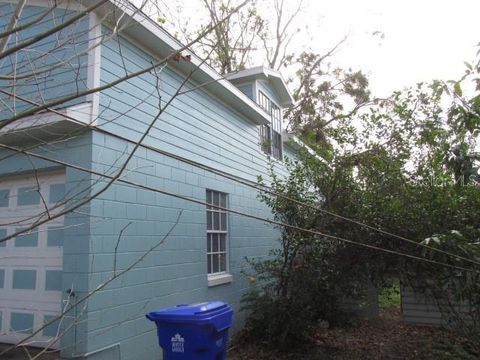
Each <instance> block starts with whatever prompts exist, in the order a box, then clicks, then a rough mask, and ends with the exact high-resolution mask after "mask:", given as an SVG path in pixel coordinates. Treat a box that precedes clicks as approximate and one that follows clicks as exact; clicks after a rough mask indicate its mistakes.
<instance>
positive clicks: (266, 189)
mask: <svg viewBox="0 0 480 360" xmlns="http://www.w3.org/2000/svg"><path fill="white" fill-rule="evenodd" d="M0 92H2V93H4V94H6V95H9V96H12V97H16V98H18V99H20V100H22V101H25V102H28V103H30V104H32V105H39V104H38V103H37V102H35V101H32V100H30V99H26V98H24V97H22V96H19V95H15V94H12V93H10V92H8V91H5V90H3V89H0ZM47 111H49V112H52V113H55V114H57V115H60V116H62V117H64V118H67V119H69V120H72V121H74V122H76V123H78V124H80V125H82V126H85V127H86V128H88V129H92V130H96V131H98V132H101V133H103V134H105V135H109V136H112V137H115V138H117V139H120V140H123V141H126V142H128V143H131V144H136V142H135V141H134V140H131V139H129V138H127V137H124V136H122V135H119V134H116V133H113V132H111V131H108V130H105V129H103V128H101V127H98V126H95V125H91V124H85V123H84V122H81V121H79V120H77V119H75V118H74V117H72V116H69V115H66V114H63V113H61V112H60V111H58V110H55V109H52V108H47ZM140 147H142V148H144V149H148V150H151V151H154V152H156V153H158V154H161V155H164V156H167V157H170V158H172V159H175V160H178V161H181V162H183V163H186V164H189V165H192V166H195V167H197V168H200V169H202V170H206V171H209V172H212V173H214V174H216V175H220V176H222V177H224V178H226V179H229V180H232V181H235V182H238V183H239V184H242V185H245V186H248V187H251V188H254V189H256V190H258V191H261V192H263V193H266V194H269V195H273V196H277V197H280V198H283V199H285V200H288V201H291V202H293V203H295V204H297V205H299V206H304V207H307V208H310V209H312V210H315V211H319V212H321V213H324V214H327V215H329V216H333V217H336V218H338V219H341V220H343V221H347V222H350V223H352V224H356V225H358V226H361V227H364V228H366V229H369V230H372V231H375V232H378V233H380V234H383V235H385V236H390V237H392V238H395V239H398V240H401V241H404V242H407V243H410V244H412V245H414V246H416V247H422V248H424V249H427V250H430V251H433V252H437V253H440V254H443V255H447V256H450V257H454V258H456V259H458V260H463V261H466V262H469V263H471V264H475V265H479V266H480V262H478V261H475V260H473V259H469V258H467V257H465V256H461V255H457V254H454V253H452V252H449V251H446V250H443V249H438V248H435V247H433V246H430V245H427V244H422V243H420V242H418V241H415V240H412V239H409V238H406V237H404V236H401V235H397V234H394V233H392V232H389V231H386V230H383V229H380V228H377V227H374V226H372V225H368V224H365V223H363V222H361V221H358V220H355V219H351V218H348V217H346V216H343V215H340V214H336V213H334V212H332V211H329V210H326V209H323V208H321V207H320V206H315V205H312V204H308V203H306V202H303V201H300V200H298V199H295V198H293V197H290V196H288V195H284V194H281V193H278V192H276V191H274V190H272V188H271V187H269V186H265V185H259V184H258V183H255V182H253V181H249V180H246V179H244V178H241V177H239V176H236V175H233V174H230V173H228V172H226V171H223V170H219V169H216V168H213V167H211V166H208V165H204V164H201V163H199V162H196V161H194V160H190V159H187V158H185V157H182V156H179V155H176V154H173V153H170V152H168V151H164V150H161V149H158V148H156V147H153V146H150V145H145V144H140Z"/></svg>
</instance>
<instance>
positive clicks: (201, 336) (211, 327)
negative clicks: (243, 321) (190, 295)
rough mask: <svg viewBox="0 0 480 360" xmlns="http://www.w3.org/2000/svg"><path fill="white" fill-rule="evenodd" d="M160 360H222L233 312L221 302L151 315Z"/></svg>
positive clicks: (225, 355)
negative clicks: (159, 348)
mask: <svg viewBox="0 0 480 360" xmlns="http://www.w3.org/2000/svg"><path fill="white" fill-rule="evenodd" d="M146 317H147V319H149V320H151V321H154V322H155V324H156V325H157V334H158V342H159V344H160V346H161V347H162V349H163V359H164V360H180V359H181V360H224V359H226V358H227V342H228V329H229V328H230V327H231V326H232V317H233V310H232V308H231V307H230V306H229V305H228V304H225V303H223V302H221V301H212V302H205V303H200V304H191V305H177V306H174V307H170V308H166V309H160V310H156V311H152V312H150V313H148V314H147V315H146Z"/></svg>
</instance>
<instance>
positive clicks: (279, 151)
mask: <svg viewBox="0 0 480 360" xmlns="http://www.w3.org/2000/svg"><path fill="white" fill-rule="evenodd" d="M258 105H259V106H260V107H261V108H262V109H263V110H265V111H266V112H267V113H268V114H269V115H270V124H268V125H260V128H259V130H258V135H259V137H260V147H261V149H262V151H263V152H264V153H265V154H267V155H269V156H272V157H273V158H274V159H277V160H279V161H281V160H282V159H283V142H282V110H281V108H280V106H278V105H277V104H275V103H274V102H273V101H272V100H271V99H270V98H269V97H268V96H267V95H266V94H265V93H264V92H263V91H262V90H258ZM275 110H277V111H275ZM275 114H277V115H278V117H274V115H275ZM265 127H266V128H268V130H267V131H268V137H269V139H265V136H262V135H263V133H265V130H264V128H265ZM275 136H276V138H277V139H279V141H278V142H279V147H278V148H277V147H274V142H275V141H274V137H275ZM265 141H268V142H269V144H267V146H268V147H267V146H266V145H265Z"/></svg>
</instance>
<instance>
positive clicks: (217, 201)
mask: <svg viewBox="0 0 480 360" xmlns="http://www.w3.org/2000/svg"><path fill="white" fill-rule="evenodd" d="M212 204H213V205H220V193H219V192H214V193H213V202H212Z"/></svg>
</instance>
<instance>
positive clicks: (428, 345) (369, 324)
mask: <svg viewBox="0 0 480 360" xmlns="http://www.w3.org/2000/svg"><path fill="white" fill-rule="evenodd" d="M479 358H480V354H478V353H475V351H474V350H472V347H471V346H470V344H469V343H468V342H467V341H466V340H464V339H461V338H459V337H458V336H455V335H454V334H453V333H451V332H449V331H446V330H442V329H439V328H435V327H428V326H416V325H407V324H404V323H403V322H402V321H401V318H400V311H399V309H390V310H386V311H384V312H383V313H382V314H381V316H380V318H378V319H375V320H370V321H367V320H364V321H358V322H357V323H355V324H354V325H352V326H351V327H348V328H340V329H321V330H319V331H318V333H317V334H316V335H315V341H314V342H313V343H311V344H308V345H305V346H303V347H302V348H301V349H297V350H287V351H285V350H283V351H280V350H272V349H269V348H268V347H267V344H259V345H252V344H248V343H245V342H244V341H237V342H235V341H234V342H233V344H232V349H231V350H230V352H229V357H228V359H229V360H250V359H255V360H294V359H295V360H297V359H306V360H322V359H333V360H356V359H382V360H383V359H392V360H393V359H398V360H400V359H402V360H404V359H424V360H430V359H431V360H443V359H445V360H447V359H448V360H452V359H462V360H474V359H479Z"/></svg>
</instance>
